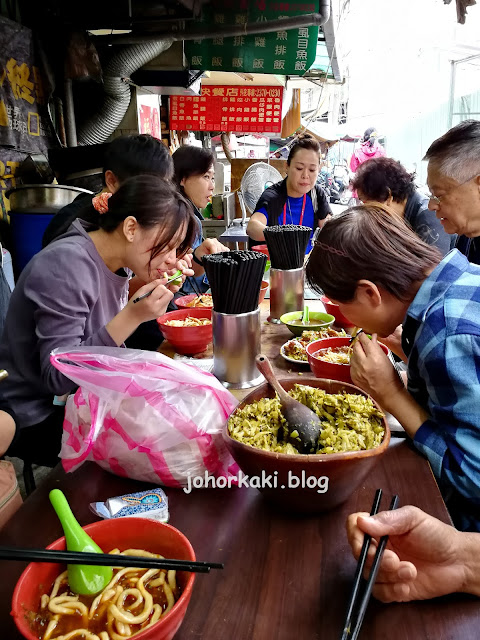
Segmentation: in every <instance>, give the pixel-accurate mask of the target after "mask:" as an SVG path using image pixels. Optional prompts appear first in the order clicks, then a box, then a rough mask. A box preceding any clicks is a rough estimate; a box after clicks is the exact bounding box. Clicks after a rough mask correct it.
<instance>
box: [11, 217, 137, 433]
mask: <svg viewBox="0 0 480 640" xmlns="http://www.w3.org/2000/svg"><path fill="white" fill-rule="evenodd" d="M88 228H89V225H88V223H83V222H80V220H76V221H75V222H74V223H73V224H72V226H71V227H70V229H69V230H68V231H67V233H65V234H64V235H63V236H60V237H59V238H58V239H57V240H55V241H54V242H52V243H51V244H50V245H49V246H48V247H46V248H45V249H43V250H42V251H41V252H40V253H38V254H37V255H36V256H34V257H33V258H32V260H31V261H30V262H29V263H28V265H27V266H26V267H25V269H24V270H23V271H22V274H21V276H20V278H19V280H18V283H17V285H16V287H15V289H14V291H13V293H12V297H11V300H10V305H9V308H8V313H7V318H6V321H5V329H4V332H3V335H2V337H1V340H0V367H1V368H2V369H6V370H7V371H8V373H9V377H8V378H6V380H4V381H3V382H2V393H3V394H4V397H5V399H6V400H8V402H9V403H10V405H11V407H12V409H13V410H14V411H15V413H16V415H17V418H18V422H19V424H18V427H20V428H22V427H28V426H32V425H35V424H37V423H39V422H41V421H42V420H45V418H47V417H48V416H49V415H50V413H52V410H53V407H52V402H53V398H54V396H55V395H58V396H60V395H64V394H65V393H68V392H69V391H71V390H72V388H73V387H74V384H73V383H72V381H71V380H69V379H68V378H66V377H65V376H63V375H62V374H61V373H60V372H59V371H57V369H55V367H53V366H52V365H51V364H50V353H51V351H52V350H53V349H56V348H57V347H60V348H69V347H78V346H80V345H83V346H109V347H114V346H116V345H115V343H114V341H113V340H112V338H111V337H110V334H109V333H108V331H107V330H106V328H105V325H106V324H107V323H108V322H110V320H112V318H113V317H114V316H115V315H116V314H117V313H118V312H119V311H120V310H121V309H122V308H123V306H124V305H125V304H126V302H127V300H128V277H127V276H124V277H122V276H120V275H117V274H115V273H113V272H112V271H110V270H109V269H108V267H107V266H106V264H105V263H104V261H103V260H102V258H101V257H100V255H99V254H98V252H97V250H96V248H95V245H94V244H93V242H92V240H91V239H90V236H89V235H88V233H87V232H86V229H88Z"/></svg>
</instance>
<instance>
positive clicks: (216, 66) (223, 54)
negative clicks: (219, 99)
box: [185, 0, 319, 76]
mask: <svg viewBox="0 0 480 640" xmlns="http://www.w3.org/2000/svg"><path fill="white" fill-rule="evenodd" d="M318 5H319V3H318V0H317V1H316V2H310V3H305V4H304V3H301V4H299V3H292V2H269V1H266V0H257V1H256V2H248V1H247V0H213V1H212V2H211V3H209V4H208V5H205V6H203V8H202V16H201V20H200V23H201V24H203V25H204V26H203V28H205V26H207V27H208V28H211V30H212V32H215V31H217V32H221V31H222V27H224V26H228V25H243V24H246V23H247V22H264V21H266V20H269V21H270V20H277V19H278V18H282V17H283V18H287V17H292V16H298V15H303V14H305V13H316V12H318V10H319V6H318ZM317 39H318V27H301V28H300V29H289V30H288V31H284V30H282V29H279V30H278V31H273V32H272V33H265V34H257V35H251V36H248V35H242V36H235V37H232V38H224V37H221V36H219V37H214V38H211V39H208V40H189V41H186V42H185V55H186V56H187V58H188V61H189V64H190V68H191V69H203V70H208V71H243V72H247V73H278V74H282V75H300V76H302V75H303V74H304V73H305V72H306V71H307V70H308V69H309V68H310V67H311V66H312V64H313V63H314V61H315V53H316V48H317Z"/></svg>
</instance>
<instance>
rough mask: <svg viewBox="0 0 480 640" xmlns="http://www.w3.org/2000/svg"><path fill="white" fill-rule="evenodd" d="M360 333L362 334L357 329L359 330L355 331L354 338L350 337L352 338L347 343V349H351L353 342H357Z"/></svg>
mask: <svg viewBox="0 0 480 640" xmlns="http://www.w3.org/2000/svg"><path fill="white" fill-rule="evenodd" d="M361 333H363V329H359V330H358V331H357V333H356V334H355V335H354V336H352V337H351V338H350V342H349V343H348V346H349V347H353V345H354V344H355V342H356V341H357V338H358V336H359V335H360V334H361Z"/></svg>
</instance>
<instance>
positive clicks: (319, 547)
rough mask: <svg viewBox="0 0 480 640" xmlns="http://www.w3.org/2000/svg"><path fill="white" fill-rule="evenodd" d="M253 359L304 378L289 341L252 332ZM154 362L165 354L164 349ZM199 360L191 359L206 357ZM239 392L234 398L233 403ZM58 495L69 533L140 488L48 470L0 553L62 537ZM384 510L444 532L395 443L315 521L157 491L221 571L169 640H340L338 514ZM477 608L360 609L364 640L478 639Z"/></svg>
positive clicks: (473, 602) (253, 499) (404, 446)
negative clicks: (419, 514) (257, 349)
mask: <svg viewBox="0 0 480 640" xmlns="http://www.w3.org/2000/svg"><path fill="white" fill-rule="evenodd" d="M267 314H268V301H266V302H265V303H263V305H262V350H263V352H264V353H266V354H267V355H268V356H269V357H270V358H271V359H272V361H273V366H274V368H275V370H276V373H277V374H279V375H280V377H288V376H291V375H294V376H298V377H299V381H301V380H302V376H300V375H299V374H301V373H303V376H304V377H307V376H308V371H309V370H308V367H302V366H301V365H294V364H290V363H288V362H287V361H285V360H284V359H283V358H282V357H281V356H280V355H279V347H280V345H281V344H283V343H284V342H285V341H286V340H288V339H289V338H290V337H291V334H290V332H289V331H288V329H287V328H286V327H283V326H279V325H269V324H264V322H265V319H266V316H267ZM161 350H162V352H164V353H167V354H170V353H171V350H170V349H169V345H168V343H164V345H163V347H162V349H161ZM211 355H212V353H211V351H210V352H207V353H206V354H204V356H202V357H208V356H210V357H211ZM248 392H249V390H243V391H237V392H235V395H236V396H237V397H238V398H239V399H241V398H242V397H243V396H245V395H246V394H247V393H248ZM55 487H59V488H61V489H62V490H63V491H64V492H65V494H66V495H67V498H68V499H69V501H70V504H71V506H72V509H73V511H74V513H75V514H76V515H77V518H78V520H79V521H80V523H81V524H88V523H89V522H92V521H94V520H95V519H96V518H95V516H94V515H93V514H92V513H91V512H90V511H89V507H88V505H89V503H90V502H94V501H100V500H106V499H107V498H109V497H112V496H116V495H121V494H123V493H128V492H132V491H138V490H141V489H143V488H146V487H147V485H144V484H142V483H139V482H136V481H133V480H127V479H122V478H117V477H115V476H113V475H110V474H108V473H105V472H104V471H102V470H101V469H100V468H99V467H97V466H96V465H94V464H93V463H86V464H84V465H83V466H82V467H80V469H78V470H77V471H76V472H75V473H72V474H65V473H64V472H63V470H62V469H61V467H57V468H56V469H55V470H54V471H53V472H52V474H51V475H50V476H49V477H48V478H47V480H46V481H45V482H44V484H42V485H41V486H40V487H39V488H38V489H37V490H36V491H35V492H34V493H33V494H32V495H31V496H30V497H29V498H28V499H27V500H26V502H25V504H24V505H23V507H22V508H21V509H20V511H19V512H18V513H17V514H15V516H14V517H13V518H12V520H11V521H10V522H9V523H8V525H7V526H6V527H5V528H4V529H3V530H2V531H1V532H0V544H3V545H16V546H32V547H42V546H44V545H46V544H48V543H49V542H51V541H52V540H54V539H55V538H57V537H59V536H60V535H61V534H62V532H61V528H60V525H59V523H58V522H57V519H56V517H55V515H54V513H53V509H52V507H51V506H50V503H49V501H48V492H49V491H50V490H51V489H52V488H55ZM378 487H381V488H382V489H383V490H384V493H385V495H384V503H383V504H384V506H385V505H386V504H387V503H388V502H389V500H390V497H391V495H392V494H393V493H398V494H399V496H400V504H414V505H417V506H418V507H420V508H422V509H424V510H425V511H427V512H428V513H430V514H432V515H434V516H436V517H437V518H439V519H440V520H443V521H444V522H449V516H448V512H447V510H446V508H445V505H444V503H443V500H442V498H441V495H440V492H439V490H438V488H437V485H436V482H435V479H434V478H433V475H432V473H431V470H430V467H429V465H428V463H427V462H426V460H425V459H424V458H422V457H421V456H420V455H419V454H418V453H417V452H416V451H415V450H413V449H412V448H411V447H410V446H409V444H408V443H407V442H406V441H404V440H399V439H397V438H393V439H392V444H391V446H390V447H389V449H388V451H387V453H386V454H385V455H384V456H383V458H381V459H380V461H379V462H378V464H377V466H376V467H375V468H374V470H373V472H372V473H371V474H370V476H369V477H368V478H367V480H366V481H365V482H364V483H363V485H362V486H361V487H360V488H359V489H358V490H357V491H356V492H355V493H354V494H353V495H352V497H351V498H350V500H349V501H348V502H347V503H345V504H344V505H343V506H342V507H341V508H338V509H336V510H333V511H331V512H328V513H325V514H322V515H319V516H317V517H291V516H290V515H289V514H288V513H285V512H282V511H280V510H279V509H278V508H276V507H272V506H270V505H269V503H267V502H266V501H265V500H264V499H263V497H262V495H261V494H260V493H259V492H258V491H257V490H256V489H252V488H249V489H245V488H242V489H236V488H234V489H215V490H214V489H208V490H196V491H195V492H194V493H192V494H190V495H187V494H185V493H184V492H183V491H181V490H175V489H169V488H167V489H166V492H167V495H168V498H169V506H170V523H171V524H172V525H174V526H175V527H177V528H178V529H180V530H181V531H183V533H185V535H186V536H187V537H188V538H189V539H190V541H191V542H192V545H193V547H194V549H195V551H196V554H197V558H198V559H201V560H210V561H219V562H224V563H225V569H224V570H223V571H214V572H212V573H210V574H209V575H207V576H200V575H199V576H197V578H196V584H195V587H194V591H193V596H192V600H191V602H190V605H189V608H188V611H187V615H186V617H185V621H184V623H183V625H182V627H181V628H180V631H179V632H178V634H177V636H176V640H193V639H194V638H203V639H205V640H292V639H297V638H298V639H299V640H334V639H336V638H338V637H339V636H340V630H341V627H342V622H343V619H344V616H345V608H346V604H347V601H348V597H349V593H350V589H351V585H352V580H353V575H354V571H355V561H354V559H353V557H352V555H351V553H350V548H349V546H348V543H347V539H346V534H345V520H346V517H347V515H348V514H349V513H351V512H354V511H359V510H364V511H368V510H369V509H370V506H371V502H372V499H373V495H374V492H375V489H377V488H378ZM24 566H25V565H24V564H21V563H17V562H0V576H1V580H0V629H1V632H0V638H1V639H2V640H3V639H5V640H18V639H19V638H20V635H19V634H18V632H17V631H16V629H15V627H14V625H13V621H12V620H11V618H10V615H9V612H10V602H11V596H12V592H13V588H14V585H15V583H16V581H17V579H18V576H19V575H20V573H21V572H22V570H23V568H24ZM479 626H480V604H479V601H478V599H476V598H471V597H469V596H465V595H457V596H449V597H447V598H442V599H437V600H434V601H429V602H417V603H409V604H390V605H382V604H380V603H378V602H376V601H372V602H371V603H370V607H369V610H368V612H367V616H366V619H365V622H364V626H363V630H362V634H361V638H363V639H364V640H377V639H378V640H384V638H388V639H389V640H407V639H408V640H417V639H418V640H420V639H421V640H425V639H427V640H460V639H461V640H478V638H479V631H478V629H479Z"/></svg>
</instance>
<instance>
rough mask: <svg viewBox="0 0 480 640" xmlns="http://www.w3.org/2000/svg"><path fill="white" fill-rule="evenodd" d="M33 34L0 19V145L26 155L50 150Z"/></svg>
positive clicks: (14, 23)
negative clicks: (35, 61)
mask: <svg viewBox="0 0 480 640" xmlns="http://www.w3.org/2000/svg"><path fill="white" fill-rule="evenodd" d="M44 104H45V96H44V91H43V86H42V79H41V75H40V71H39V69H38V67H36V66H35V65H34V52H33V38H32V32H31V31H30V29H27V28H26V27H22V26H21V25H20V24H18V23H16V22H12V21H11V20H8V19H7V18H3V17H0V145H1V146H8V147H13V148H14V149H17V150H22V151H25V152H34V151H45V150H46V149H47V148H48V147H49V146H51V140H50V139H49V136H50V125H49V123H48V120H47V118H46V107H45V106H44Z"/></svg>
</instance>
